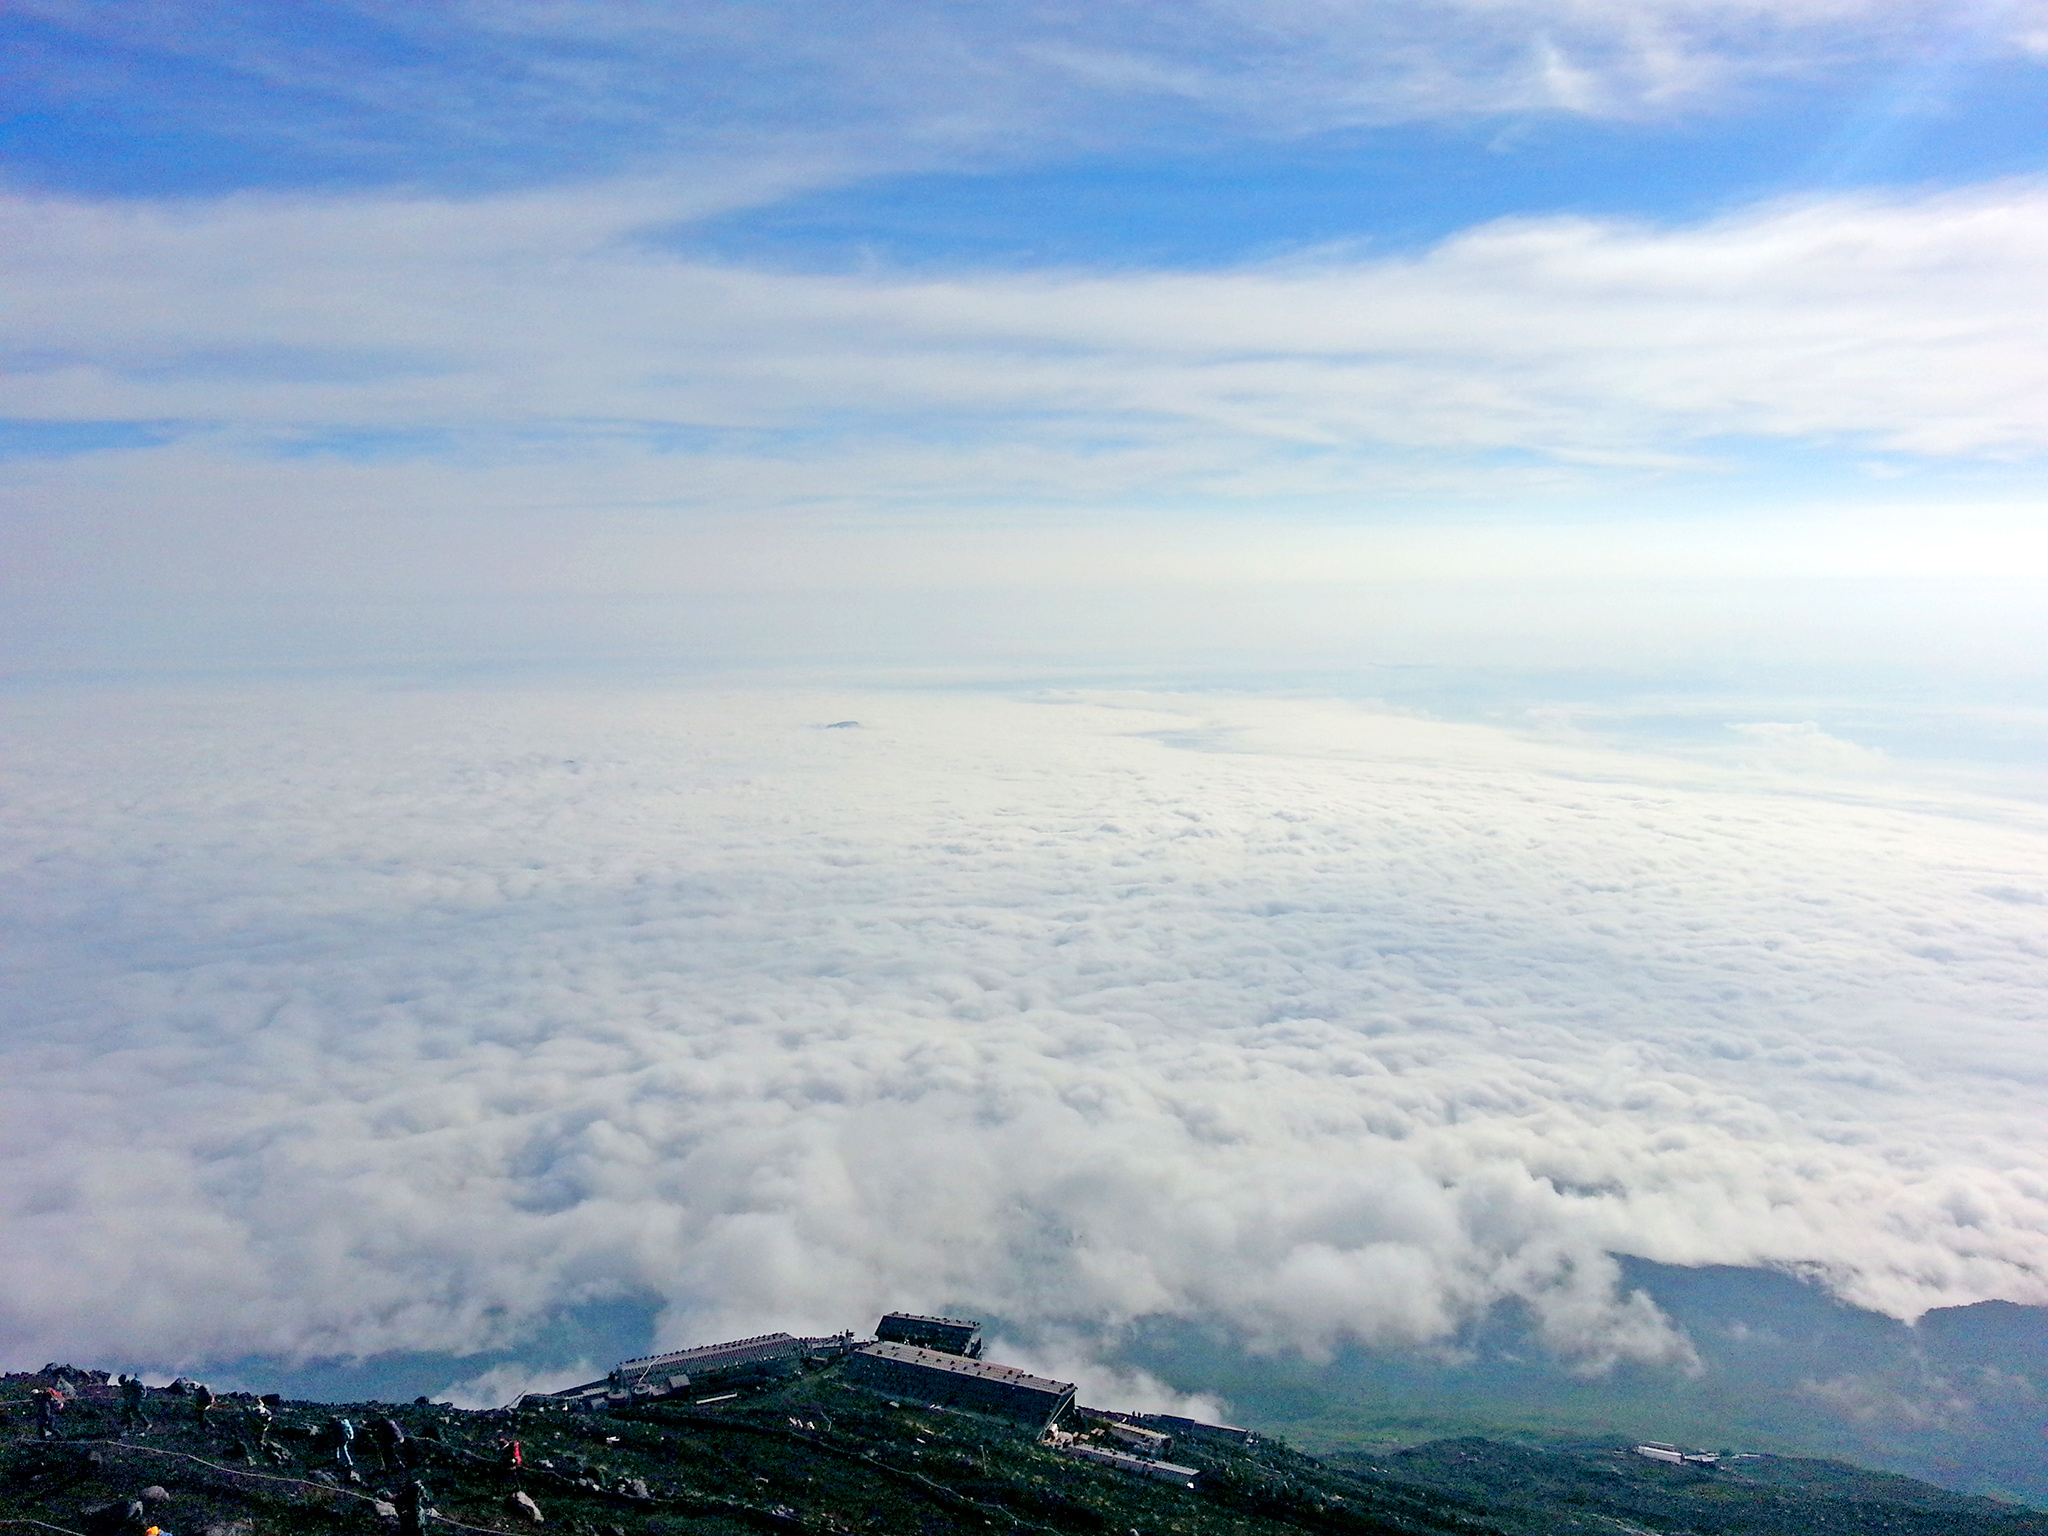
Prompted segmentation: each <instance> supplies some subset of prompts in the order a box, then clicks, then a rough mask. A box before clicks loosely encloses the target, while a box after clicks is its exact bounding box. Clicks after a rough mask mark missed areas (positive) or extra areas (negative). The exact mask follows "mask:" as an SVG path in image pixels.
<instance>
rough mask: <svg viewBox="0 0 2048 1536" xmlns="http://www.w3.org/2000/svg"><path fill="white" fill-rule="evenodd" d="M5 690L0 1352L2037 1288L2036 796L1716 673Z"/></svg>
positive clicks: (1305, 1332)
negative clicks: (1649, 748) (1517, 684)
mask: <svg viewBox="0 0 2048 1536" xmlns="http://www.w3.org/2000/svg"><path fill="white" fill-rule="evenodd" d="M10 709H11V711H12V713H13V715H14V725H13V728H12V736H13V739H14V741H15V742H16V743H17V745H16V748H15V750H14V753H13V768H12V772H11V776H10V789H9V798H10V801H11V806H10V815H9V818H8V826H9V828H10V831H9V833H8V838H9V846H8V862H7V874H6V881H7V888H6V893H5V901H4V908H5V910H7V911H8V912H10V913H13V914H16V918H15V919H14V924H13V926H14V936H13V941H14V944H15V946H16V949H17V953H18V954H19V955H20V957H21V958H20V961H19V963H18V964H17V965H16V966H15V967H14V968H13V979H12V980H10V982H9V983H8V991H9V997H8V1008H7V1015H6V1016H7V1017H8V1018H9V1019H10V1020H11V1022H10V1024H9V1025H8V1034H7V1037H6V1040H5V1051H6V1070H5V1072H4V1074H0V1082H4V1085H5V1087H4V1089H0V1093H4V1095H5V1099H6V1103H5V1109H4V1114H0V1125H4V1127H5V1130H4V1133H0V1134H4V1137H5V1141H4V1143H0V1146H4V1157H5V1162H6V1167H5V1173H4V1176H0V1190H4V1192H5V1193H4V1195H0V1200H4V1202H5V1206H4V1211H5V1216H4V1219H5V1223H6V1226H7V1230H8V1233H9V1241H8V1243H7V1245H6V1248H5V1252H4V1255H0V1296H4V1297H5V1298H6V1300H5V1302H4V1312H0V1351H4V1352H5V1353H6V1354H7V1355H8V1356H9V1357H10V1358H16V1357H18V1358H27V1357H28V1356H31V1355H32V1356H35V1357H36V1358H37V1359H42V1358H48V1357H51V1356H59V1355H65V1354H77V1355H81V1356H86V1355H90V1356H93V1357H95V1358H100V1357H107V1358H111V1357H113V1356H116V1355H118V1356H122V1357H125V1358H133V1359H141V1360H147V1361H151V1362H156V1363H160V1364H163V1365H165V1366H169V1365H174V1364H179V1363H189V1362H195V1361H199V1360H203V1359H207V1358H213V1359H220V1358H228V1357H235V1356H242V1355H247V1354H251V1353H274V1354H279V1355H288V1356H299V1357H305V1356H318V1355H352V1354H370V1353H376V1352H381V1351H390V1350H443V1351H454V1352H462V1351H467V1350H476V1349H482V1348H487V1347H504V1346H507V1345H510V1344H515V1343H516V1342H517V1340H518V1339H519V1338H521V1337H522V1336H523V1335H525V1334H527V1333H529V1332H531V1331H532V1330H534V1329H535V1328H536V1327H537V1326H538V1325H539V1323H540V1322H541V1321H542V1320H544V1319H545V1318H546V1317H547V1316H548V1315H549V1314H550V1313H552V1312H554V1311H556V1310H558V1309H560V1308H563V1307H565V1306H571V1305H575V1304H577V1303H579V1302H585V1301H590V1300H593V1299H599V1298H604V1297H607V1296H617V1295H623V1294H637V1295H652V1296H655V1297H658V1298H660V1299H661V1300H662V1301H663V1302H664V1303H665V1304H666V1307H667V1311H666V1312H665V1314H664V1317H663V1322H662V1331H663V1335H664V1338H665V1339H667V1340H670V1341H676V1340H690V1339H697V1338H701V1337H704V1336H708V1335H712V1334H721V1333H724V1332H726V1331H727V1330H740V1329H745V1328H750V1327H755V1326H764V1327H765V1326H777V1327H780V1326H789V1327H819V1328H824V1327H838V1326H842V1325H846V1324H856V1323H859V1322H861V1321H862V1320H863V1319H865V1318H866V1317H867V1315H868V1314H870V1313H872V1312H874V1311H875V1310H876V1309H877V1308H879V1307H882V1306H884V1305H908V1306H916V1307H940V1306H955V1305H957V1306H971V1307H974V1308H977V1309H981V1310H985V1311H988V1312H990V1313H992V1314H995V1315H999V1316H1002V1317H1004V1318H1006V1319H1009V1320H1010V1324H1011V1327H1012V1328H1013V1330H1014V1332H1015V1335H1016V1337H1018V1338H1019V1339H1028V1338H1037V1339H1039V1340H1041V1341H1051V1342H1049V1343H1047V1344H1046V1347H1048V1348H1052V1347H1055V1346H1056V1344H1057V1341H1060V1340H1073V1339H1081V1338H1086V1337H1089V1336H1092V1335H1099V1334H1100V1332H1101V1331H1102V1330H1105V1329H1106V1330H1111V1331H1113V1330H1114V1329H1115V1328H1116V1327H1118V1326H1119V1325H1121V1324H1123V1323H1126V1322H1128V1321H1130V1320H1133V1319H1136V1318H1141V1317H1146V1316H1170V1317H1178V1318H1186V1319H1193V1320H1196V1321H1200V1322H1204V1323H1211V1324H1214V1325H1216V1326H1218V1327H1220V1328H1223V1329H1226V1330H1228V1331H1230V1332H1231V1333H1233V1334H1234V1335H1235V1336H1236V1337H1237V1338H1239V1339H1240V1340H1241V1341H1243V1342H1245V1343H1247V1344H1249V1345H1251V1346H1253V1347H1263V1348H1285V1349H1299V1350H1304V1351H1308V1352H1310V1353H1315V1352H1318V1351H1321V1350H1325V1349H1328V1348H1330V1347H1332V1346H1333V1345H1334V1344H1336V1343H1338V1342H1340V1341H1342V1340H1345V1339H1358V1340H1364V1341H1366V1342H1369V1343H1373V1344H1380V1345H1387V1346H1403V1345H1417V1344H1428V1343H1430V1342H1432V1341H1437V1342H1441V1341H1443V1340H1445V1339H1447V1338H1449V1337H1451V1336H1452V1335H1453V1334H1454V1333H1455V1331H1456V1330H1457V1329H1458V1328H1459V1327H1460V1326H1461V1325H1462V1324H1464V1323H1465V1322H1467V1321H1469V1320H1470V1319H1472V1318H1473V1317H1474V1316H1475V1315H1477V1314H1478V1313H1480V1312H1482V1311H1483V1310H1484V1309H1485V1308H1487V1307H1488V1306H1490V1305H1492V1304H1494V1303H1495V1302H1497V1301H1499V1300H1501V1299H1502V1298H1507V1297H1515V1298H1520V1299H1521V1300H1523V1301H1525V1302H1526V1303H1527V1304H1528V1305H1529V1306H1530V1307H1531V1308H1532V1310H1533V1313H1534V1315H1535V1316H1536V1318H1537V1319H1538V1321H1539V1326H1540V1327H1541V1329H1542V1331H1543V1333H1544V1335H1545V1337H1546V1338H1547V1339H1548V1340H1549V1341H1550V1343H1551V1344H1552V1346H1553V1347H1554V1348H1555V1349H1557V1350H1558V1351H1559V1353H1560V1354H1561V1355H1562V1356H1564V1357H1565V1358H1566V1359H1568V1360H1571V1361H1575V1362H1577V1363H1578V1364H1579V1365H1581V1366H1582V1367H1584V1368H1587V1369H1597V1368H1599V1367H1600V1366H1601V1365H1603V1364H1605V1363H1606V1362H1608V1361H1610V1360H1612V1359H1614V1358H1617V1357H1630V1358H1637V1359H1649V1360H1659V1361H1663V1362H1666V1363H1669V1364H1672V1365H1675V1366H1680V1367H1682V1366H1684V1365H1685V1364H1686V1362H1687V1360H1688V1358H1689V1354H1690V1350H1689V1346H1688V1344H1687V1343H1686V1341H1685V1340H1684V1339H1683V1338H1682V1337H1680V1336H1677V1335H1675V1334H1674V1333H1673V1332H1672V1331H1671V1330H1670V1328H1669V1327H1668V1325H1667V1324H1666V1323H1665V1322H1664V1320H1663V1319H1662V1318H1661V1317H1660V1316H1659V1315H1658V1314H1656V1313H1655V1311H1654V1309H1651V1308H1649V1307H1648V1306H1647V1305H1646V1304H1645V1303H1643V1302H1642V1301H1641V1300H1640V1299H1639V1298H1631V1297H1629V1296H1626V1295H1622V1294H1618V1293H1617V1291H1616V1289H1615V1285H1614V1280H1615V1270H1614V1267H1613V1265H1612V1262H1611V1259H1610V1258H1609V1257H1608V1255H1610V1254H1611V1253H1614V1252H1621V1253H1631V1254H1639V1255H1642V1256H1645V1257H1648V1258H1652V1259H1656V1260H1659V1261H1662V1262H1667V1263H1727V1264H1778V1265H1787V1266H1795V1267H1799V1268H1802V1269H1805V1270H1809V1271H1811V1272H1812V1273H1814V1274H1816V1275H1819V1276H1822V1277H1824V1278H1825V1279H1826V1280H1827V1282H1828V1283H1829V1284H1831V1285H1832V1286H1833V1287H1835V1288H1836V1289H1837V1290H1838V1292H1839V1293H1840V1294H1842V1295H1844V1296H1845V1297H1847V1298H1849V1299H1851V1300H1854V1301H1856V1302H1857V1303H1859V1304H1861V1305H1866V1306H1874V1307H1879V1308H1883V1309H1885V1310H1889V1311H1892V1312H1894V1313H1897V1314H1901V1315H1910V1314H1912V1313H1914V1312H1917V1311H1918V1310H1920V1309H1922V1308H1925V1307H1928V1306H1931V1305H1937V1304H1943V1303H1952V1302H1960V1301H1968V1300H1974V1299H1979V1298H1983V1297H1990V1296H2001V1297H2006V1298H2008V1299H2012V1300H2017V1301H2024V1302H2031V1303H2043V1302H2048V1281H2044V1275H2048V1150H2044V1149H2043V1147H2042V1146H2041V1143H2040V1138H2039V1124H2040V1113H2041V1107H2042V1106H2041V1091H2042V1083H2043V1081H2044V1077H2048V1059H2044V1058H2043V1056H2042V1053H2041V1047H2040V1044H2039V1040H2040V1024H2041V1013H2040V997H2039V990H2038V974H2039V964H2040V957H2041V943H2042V940H2041V930H2040V922H2039V919H2040V913H2041V910H2042V906H2041V903H2042V901H2043V900H2044V899H2048V828H2044V827H2043V826H2042V825H2041V824H2040V823H2039V819H2038V817H2037V816H2035V815H2034V814H2033V813H2031V812H2029V811H2025V810H2022V809H2020V808H2018V807H2014V806H2010V805H2002V804H2000V803H1998V802H1993V801H1986V800H1975V799H1968V798H1959V797H1955V796H1952V795H1937V794H1934V793H1932V792H1927V791H1919V790H1913V789H1911V788H1910V787H1908V786H1905V785H1903V784H1899V783H1896V782H1894V781H1892V780H1891V779H1890V778H1888V777H1886V776H1885V775H1884V774H1883V773H1882V772H1875V771H1874V770H1873V768H1872V765H1871V764H1870V763H1869V762H1867V761H1862V760H1859V761H1858V762H1857V763H1856V764H1855V765H1854V766H1855V767H1856V768H1857V770H1858V776H1857V777H1856V778H1855V779H1853V780H1837V779H1835V778H1831V777H1829V776H1828V774H1829V772H1830V771H1831V769H1832V767H1833V766H1834V763H1835V759H1836V758H1837V757H1838V756H1839V755H1840V754H1839V753H1836V752H1834V751H1833V748H1830V751H1829V753H1827V754H1823V757H1824V758H1825V760H1824V761H1811V760H1809V759H1812V757H1813V747H1814V738H1812V737H1811V734H1810V733H1801V732H1799V731H1798V730H1796V729H1793V730H1784V729H1780V730H1776V731H1773V730H1770V729H1765V728H1764V726H1765V723H1759V722H1744V724H1745V725H1746V726H1747V732H1746V737H1747V739H1748V740H1750V741H1752V742H1755V743H1758V744H1759V745H1760V746H1770V747H1773V748H1774V749H1775V748H1777V747H1781V746H1783V745H1785V744H1786V743H1787V742H1790V743H1791V744H1792V745H1794V746H1797V747H1798V748H1799V749H1800V755H1801V766H1802V768H1803V769H1804V770H1805V771H1804V772H1803V774H1802V775H1801V776H1800V777H1797V778H1793V777H1787V776H1785V775H1784V774H1783V773H1781V772H1779V771H1778V768H1777V767H1776V766H1775V765H1774V764H1772V763H1771V762H1768V761H1763V762H1752V763H1750V764H1747V765H1744V766H1737V767H1729V768H1713V767H1703V766H1699V765H1693V766H1685V765H1681V764H1678V763H1675V762H1669V761H1664V760H1659V759H1654V758H1649V757H1642V756H1624V755H1621V754H1615V753H1605V752H1601V751H1597V750H1594V749H1591V748H1586V747H1577V746H1570V745H1560V744H1547V745H1546V744H1539V743H1532V742H1528V741H1524V740H1520V739H1517V738H1514V737H1511V736H1508V735H1505V734H1501V733H1497V732H1492V731H1487V730H1483V729H1479V728H1476V727H1457V726H1449V725H1443V724H1437V723H1431V722H1427V721H1422V720H1417V719H1411V718H1407V717H1403V716H1398V715H1390V714H1376V713H1372V712H1370V711H1361V710H1356V709H1352V708H1348V707H1338V706H1321V705H1315V704H1310V703H1287V702H1277V703H1255V702H1252V701H1246V700H1215V699H1211V700H1202V699H1190V698H1142V697H1129V698H1114V697H1099V696H1094V697H1091V696H1065V697H1058V698H1051V697H1048V698H1040V699H1036V700H1032V701H1017V700H1006V699H1001V698H994V697H978V696H969V695H958V696H920V695H909V694H870V695H854V694H817V695H800V694H792V693H776V692H763V693H751V694H735V695H713V694H707V693H688V692H677V693H663V692H647V693H619V694H613V695H588V694H585V695H575V696H572V695H566V694H564V695H550V694H545V693H533V692H527V693H519V694H513V693H496V694H492V693H478V694H456V693H382V694H377V693H367V692H350V691H347V690H343V689H338V688H337V689H335V690H332V691H331V692H327V693H315V694H304V695H300V696H298V697H296V698H292V697H287V696H283V695H276V694H262V693H248V694H227V693H213V694H207V693H198V692H194V693H187V694H183V695H179V696H171V695H155V696H121V697H116V696H113V695H107V694H83V693H80V694H68V695H54V694H53V695H45V696H39V697H17V698H16V699H14V700H13V701H11V703H10ZM846 718H856V719H859V720H861V721H862V725H861V726H860V727H859V728H857V729H854V728H849V729H841V730H824V729H819V728H818V727H820V726H822V725H824V724H828V723H830V722H832V721H836V720H840V719H846ZM1823 745H1825V743H1823ZM1835 745H1836V746H1840V745H1841V744H1835ZM1073 1347H1074V1348H1077V1349H1078V1348H1080V1346H1078V1345H1075V1346H1073ZM547 1363H548V1362H541V1364H543V1365H545V1364H547Z"/></svg>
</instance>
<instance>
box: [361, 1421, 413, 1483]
mask: <svg viewBox="0 0 2048 1536" xmlns="http://www.w3.org/2000/svg"><path fill="white" fill-rule="evenodd" d="M369 1436H371V1444H373V1446H377V1458H379V1460H381V1462H383V1470H387V1473H403V1470H406V1458H403V1452H401V1448H403V1444H406V1427H403V1425H401V1423H399V1421H397V1419H371V1423H369Z"/></svg>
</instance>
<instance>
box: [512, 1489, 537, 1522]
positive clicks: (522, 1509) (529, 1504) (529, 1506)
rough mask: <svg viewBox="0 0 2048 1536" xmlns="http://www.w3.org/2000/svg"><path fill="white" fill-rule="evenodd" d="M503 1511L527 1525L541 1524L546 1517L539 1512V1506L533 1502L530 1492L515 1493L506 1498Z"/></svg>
mask: <svg viewBox="0 0 2048 1536" xmlns="http://www.w3.org/2000/svg"><path fill="white" fill-rule="evenodd" d="M505 1513H506V1514H508V1515H513V1516H516V1517H518V1518H519V1519H521V1520H524V1521H526V1523H527V1524H529V1525H540V1524H543V1523H544V1522H545V1519H546V1517H545V1516H543V1515H542V1514H541V1512H540V1506H539V1505H538V1504H536V1503H534V1502H533V1495H532V1494H530V1493H515V1494H513V1495H511V1496H510V1497H509V1498H507V1499H506V1500H505Z"/></svg>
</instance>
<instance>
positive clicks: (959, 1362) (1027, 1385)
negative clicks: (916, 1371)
mask: <svg viewBox="0 0 2048 1536" xmlns="http://www.w3.org/2000/svg"><path fill="white" fill-rule="evenodd" d="M854 1353H855V1354H857V1355H871V1356H873V1357H874V1358H875V1359H878V1360H897V1361H901V1362H902V1363H903V1364H905V1365H921V1366H923V1367H925V1369H927V1370H932V1371H944V1372H945V1373H946V1374H948V1375H949V1376H972V1377H974V1378H976V1379H977V1380H980V1381H997V1382H1001V1383H1002V1384H1003V1385H1004V1386H1007V1387H1017V1388H1020V1389H1021V1390H1023V1391H1027V1392H1044V1393H1048V1394H1050V1395H1051V1396H1054V1397H1064V1396H1066V1395H1067V1394H1068V1393H1069V1392H1072V1391H1073V1390H1074V1384H1073V1383H1072V1382H1071V1381H1054V1380H1053V1379H1052V1378H1051V1377H1049V1376H1034V1375H1032V1374H1031V1373H1030V1372H1029V1371H1020V1370H1018V1369H1017V1368H1016V1367H1015V1366H1010V1365H991V1364H990V1363H989V1362H988V1361H986V1360H970V1359H968V1358H967V1357H966V1356H965V1355H949V1354H947V1353H945V1351H943V1350H937V1349H919V1348H918V1347H917V1346H916V1345H915V1344H864V1345H862V1346H861V1347H860V1348H859V1349H857V1350H855V1351H854Z"/></svg>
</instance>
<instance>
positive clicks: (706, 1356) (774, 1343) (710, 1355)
mask: <svg viewBox="0 0 2048 1536" xmlns="http://www.w3.org/2000/svg"><path fill="white" fill-rule="evenodd" d="M803 1346H804V1340H802V1339H797V1338H792V1337H791V1336H790V1335H788V1334H786V1333H757V1334H755V1335H754V1337H752V1338H751V1339H732V1340H730V1341H728V1342H727V1343H724V1344H699V1345H697V1346H696V1347H695V1348H693V1349H678V1350H672V1351H670V1352H669V1353H668V1354H665V1355H642V1356H641V1357H640V1358H639V1359H637V1360H621V1361H620V1362H619V1365H618V1369H619V1370H621V1371H635V1372H646V1371H651V1370H654V1369H656V1368H658V1367H661V1366H669V1365H676V1366H685V1367H687V1366H691V1365H708V1364H711V1363H713V1362H718V1363H720V1364H723V1363H726V1362H729V1361H736V1360H756V1359H761V1358H764V1357H767V1356H772V1355H786V1354H791V1353H793V1352H795V1351H796V1350H799V1349H801V1348H803Z"/></svg>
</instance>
